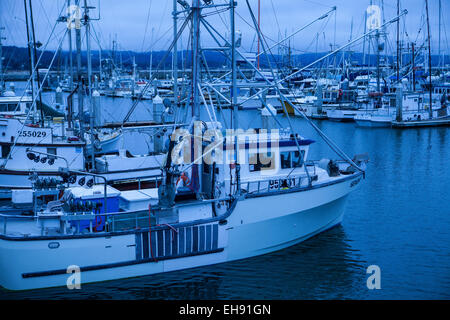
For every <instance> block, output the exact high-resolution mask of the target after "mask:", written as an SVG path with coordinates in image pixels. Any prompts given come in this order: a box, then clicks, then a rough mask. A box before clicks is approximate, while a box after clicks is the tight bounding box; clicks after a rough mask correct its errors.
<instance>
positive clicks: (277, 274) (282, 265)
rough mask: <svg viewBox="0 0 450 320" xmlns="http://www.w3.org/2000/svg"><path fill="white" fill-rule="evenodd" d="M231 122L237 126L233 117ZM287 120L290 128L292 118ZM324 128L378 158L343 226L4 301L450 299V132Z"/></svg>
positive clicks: (314, 151) (308, 132)
mask: <svg viewBox="0 0 450 320" xmlns="http://www.w3.org/2000/svg"><path fill="white" fill-rule="evenodd" d="M102 102H103V104H104V105H105V107H104V108H106V109H107V110H108V112H109V113H110V114H113V115H114V116H115V119H116V120H117V119H120V116H119V113H120V114H125V113H126V108H127V106H129V105H130V104H131V103H130V101H129V100H125V99H115V100H114V101H113V100H112V99H108V98H104V99H103V101H102ZM146 106H147V107H146ZM149 106H151V104H150V103H149V102H145V103H143V104H142V106H140V108H142V109H140V110H141V111H138V112H141V114H138V115H135V116H136V117H138V118H139V119H140V120H145V119H143V118H142V117H143V115H145V114H146V113H148V114H149V115H150V113H151V109H149V108H148V107H149ZM124 109H125V110H124ZM205 116H206V115H205ZM225 118H226V119H227V121H228V123H229V119H230V117H229V113H226V115H225ZM278 118H279V120H280V121H281V122H282V123H283V124H286V123H287V119H286V118H285V117H283V116H281V115H279V116H278ZM240 119H241V120H240V121H241V125H242V126H243V127H244V128H246V127H248V126H255V127H258V126H260V123H261V120H260V117H259V115H258V113H257V112H256V111H246V112H241V115H240ZM293 122H294V124H295V127H296V128H299V132H300V133H301V135H303V136H305V137H308V138H312V139H315V140H316V141H317V142H316V143H314V144H313V145H312V146H311V153H310V158H315V159H319V158H323V157H332V156H333V152H332V151H330V149H329V148H328V147H327V146H326V144H325V143H324V142H323V141H322V140H321V139H320V138H318V137H317V134H315V133H314V130H313V129H312V128H311V127H309V126H307V124H306V122H305V121H304V120H302V119H299V118H295V119H293ZM315 123H316V124H317V125H318V126H319V127H320V128H321V129H322V130H323V131H324V132H325V133H326V134H327V135H328V136H329V137H331V138H332V139H333V140H334V141H335V142H336V143H337V144H338V145H339V146H340V147H341V148H342V149H343V150H344V151H345V152H346V153H347V154H349V155H350V156H353V155H354V154H358V153H363V152H367V153H368V154H369V156H370V163H369V165H368V170H367V174H366V179H365V180H364V181H363V183H361V184H360V188H359V189H358V190H356V191H354V192H352V193H351V194H350V196H349V197H348V202H347V206H346V212H345V217H344V221H343V223H342V225H340V226H338V227H335V228H333V229H331V230H329V231H326V232H324V233H321V234H319V235H317V236H315V237H314V238H311V239H309V240H307V241H305V242H303V243H301V244H298V245H296V246H293V247H290V248H288V249H285V250H282V251H278V252H274V253H271V254H267V255H264V256H259V257H255V258H251V259H246V260H242V261H235V262H231V263H226V264H219V265H214V266H209V267H202V268H196V269H191V270H184V271H176V272H172V273H167V274H159V275H153V276H147V277H140V278H133V279H124V280H116V281H108V282H103V283H94V284H83V285H82V289H81V290H68V289H66V288H56V289H41V290H35V291H25V292H6V291H0V297H1V298H9V299H11V298H13V299H24V298H30V299H36V298H43V299H72V298H76V299H449V298H450V209H449V204H450V191H449V188H448V186H449V184H448V183H449V181H450V172H449V169H450V168H449V164H450V148H449V147H448V146H449V143H450V129H448V128H420V129H407V130H394V129H384V128H379V129H363V128H357V127H356V126H355V125H354V124H352V123H333V122H328V121H323V122H320V121H318V122H315ZM136 135H137V134H136ZM147 138H148V137H147ZM147 138H146V137H145V135H142V139H147ZM123 145H124V146H125V147H128V148H129V149H130V150H133V151H134V152H138V151H140V150H139V149H140V148H141V149H142V148H144V149H145V148H146V146H145V144H142V143H140V142H139V141H138V140H135V139H134V140H131V139H128V138H127V137H126V136H125V138H124V142H123ZM144 152H145V150H144ZM370 265H378V266H379V267H380V269H381V289H380V290H369V289H368V288H367V286H366V281H367V278H368V276H369V274H367V273H366V270H367V267H368V266H370Z"/></svg>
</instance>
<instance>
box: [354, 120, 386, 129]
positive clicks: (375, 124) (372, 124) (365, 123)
mask: <svg viewBox="0 0 450 320" xmlns="http://www.w3.org/2000/svg"><path fill="white" fill-rule="evenodd" d="M355 122H356V125H357V126H358V127H367V128H389V127H391V126H392V121H389V120H386V121H373V120H363V119H355Z"/></svg>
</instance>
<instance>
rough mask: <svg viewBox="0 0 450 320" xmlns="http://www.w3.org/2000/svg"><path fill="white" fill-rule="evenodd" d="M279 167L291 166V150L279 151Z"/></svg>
mask: <svg viewBox="0 0 450 320" xmlns="http://www.w3.org/2000/svg"><path fill="white" fill-rule="evenodd" d="M280 157H281V169H287V168H291V152H281V154H280Z"/></svg>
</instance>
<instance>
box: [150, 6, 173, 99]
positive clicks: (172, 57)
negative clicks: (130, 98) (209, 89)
mask: <svg viewBox="0 0 450 320" xmlns="http://www.w3.org/2000/svg"><path fill="white" fill-rule="evenodd" d="M172 15H173V38H174V39H175V43H174V44H173V55H172V69H173V70H172V72H173V99H174V100H173V101H174V103H178V45H177V33H178V26H177V22H178V21H177V0H173V12H172ZM152 41H153V40H152ZM152 45H153V44H152Z"/></svg>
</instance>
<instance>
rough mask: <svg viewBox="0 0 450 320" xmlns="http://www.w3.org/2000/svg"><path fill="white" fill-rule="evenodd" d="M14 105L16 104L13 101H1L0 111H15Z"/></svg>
mask: <svg viewBox="0 0 450 320" xmlns="http://www.w3.org/2000/svg"><path fill="white" fill-rule="evenodd" d="M16 106H17V105H16V104H14V103H2V104H0V111H1V112H7V111H15V110H16Z"/></svg>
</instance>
